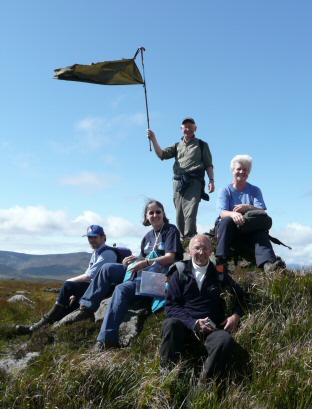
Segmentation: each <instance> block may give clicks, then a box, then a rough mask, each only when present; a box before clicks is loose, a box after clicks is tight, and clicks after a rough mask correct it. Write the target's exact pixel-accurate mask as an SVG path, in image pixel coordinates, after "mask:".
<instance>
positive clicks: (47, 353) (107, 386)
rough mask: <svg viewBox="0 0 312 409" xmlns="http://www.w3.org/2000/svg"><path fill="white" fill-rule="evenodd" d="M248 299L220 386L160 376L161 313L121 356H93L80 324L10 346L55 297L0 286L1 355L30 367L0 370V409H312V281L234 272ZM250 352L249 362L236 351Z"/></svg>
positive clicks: (179, 374) (187, 367) (88, 329)
mask: <svg viewBox="0 0 312 409" xmlns="http://www.w3.org/2000/svg"><path fill="white" fill-rule="evenodd" d="M234 277H235V278H236V279H237V280H238V281H239V282H240V283H241V285H242V286H243V287H244V288H245V289H247V290H248V291H249V292H250V294H251V305H250V310H249V311H248V313H247V314H246V316H245V317H244V319H243V320H242V323H241V326H240V328H239V330H238V331H237V333H236V334H235V340H236V341H237V344H238V345H240V346H241V350H240V349H239V348H238V349H236V350H235V351H236V355H235V357H234V358H235V364H236V365H235V368H234V369H232V370H229V373H228V376H227V378H226V379H224V380H223V381H222V382H221V383H216V382H214V381H211V382H207V384H203V383H200V382H199V379H198V371H197V368H196V366H195V365H194V364H193V363H192V362H191V361H184V362H181V364H180V365H178V366H177V367H176V368H175V369H173V370H172V371H171V372H169V373H167V374H166V375H163V374H160V372H159V354H158V351H159V344H160V331H161V323H162V320H163V319H164V313H163V312H162V313H160V314H156V315H152V316H150V317H149V318H148V319H147V320H146V322H145V324H144V328H143V331H142V332H141V334H140V335H139V336H138V337H137V338H136V339H135V340H134V341H133V342H132V344H131V346H130V347H129V348H125V349H121V350H112V351H108V352H106V353H103V354H94V353H93V352H92V350H91V347H92V346H93V344H94V342H95V339H96V336H97V333H98V331H99V327H100V324H99V323H97V324H94V323H91V322H80V323H76V324H73V325H72V326H70V327H61V328H59V329H58V330H56V331H53V330H52V329H51V328H49V329H42V330H41V331H39V332H38V333H36V334H34V335H32V336H23V337H17V336H16V335H15V333H14V330H13V329H12V325H14V324H17V323H20V322H23V321H24V322H31V321H32V320H33V319H34V318H39V316H40V314H41V313H42V312H43V311H44V312H46V311H47V310H48V309H49V308H50V307H51V305H52V304H53V301H54V299H55V294H54V295H53V294H50V293H44V292H43V291H42V289H43V287H44V284H37V285H36V286H35V287H34V285H33V284H29V283H26V282H25V283H22V282H20V283H14V282H5V281H2V282H0V308H1V311H2V317H1V318H2V320H1V332H0V352H1V355H2V357H4V356H6V355H7V354H8V352H9V351H11V352H12V354H13V355H14V354H15V356H22V355H23V354H26V353H27V352H28V351H38V352H39V353H40V354H39V356H38V357H37V358H35V359H33V360H32V361H31V362H30V363H28V365H27V367H26V369H23V370H22V371H18V372H8V371H5V370H4V369H2V370H0V381H1V386H0V402H1V403H0V407H1V408H39V409H40V408H68V409H77V408H82V409H89V408H90V409H91V408H112V409H114V408H118V409H123V408H127V409H128V408H149V409H154V408H155V409H156V408H157V409H159V408H161V409H162V408H168V409H169V408H170V409H174V408H212V409H217V408H218V409H219V408H222V409H230V408H231V409H232V408H239V409H251V408H252V409H312V318H311V305H312V303H311V300H312V274H311V272H310V273H308V274H306V275H305V276H302V275H300V274H299V273H296V272H290V271H283V272H281V273H279V274H272V275H265V274H264V273H262V272H260V271H254V272H252V273H250V272H248V271H246V270H244V269H237V270H236V271H235V272H234ZM17 287H18V288H19V289H28V290H31V291H32V294H31V296H30V297H31V299H32V300H34V301H35V304H34V307H30V308H29V307H25V305H23V306H21V305H12V304H9V303H7V301H6V299H7V298H8V296H9V294H10V293H13V292H14V291H15V290H16V289H17ZM245 350H247V351H248V352H249V362H246V360H245V361H244V360H242V359H241V355H240V351H245Z"/></svg>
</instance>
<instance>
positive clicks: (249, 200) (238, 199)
mask: <svg viewBox="0 0 312 409" xmlns="http://www.w3.org/2000/svg"><path fill="white" fill-rule="evenodd" d="M239 204H250V205H253V206H255V207H258V208H260V209H264V210H266V205H265V203H264V200H263V197H262V193H261V190H260V189H259V188H258V187H257V186H254V185H251V184H250V183H246V187H245V189H244V190H237V189H235V187H233V185H232V184H229V185H227V186H225V187H223V188H222V189H220V191H219V194H218V198H217V209H218V211H219V214H220V213H221V212H222V211H223V210H229V211H232V210H233V209H234V207H235V206H236V205H239Z"/></svg>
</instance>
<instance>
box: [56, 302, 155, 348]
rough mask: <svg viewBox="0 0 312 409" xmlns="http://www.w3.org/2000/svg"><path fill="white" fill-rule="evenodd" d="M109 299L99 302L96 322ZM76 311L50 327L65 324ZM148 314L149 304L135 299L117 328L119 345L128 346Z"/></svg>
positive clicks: (100, 319) (100, 318)
mask: <svg viewBox="0 0 312 409" xmlns="http://www.w3.org/2000/svg"><path fill="white" fill-rule="evenodd" d="M110 300H111V298H107V299H106V300H103V301H102V302H101V305H100V307H99V308H98V310H97V311H96V312H95V313H94V317H95V321H96V322H98V321H103V318H104V316H105V313H106V310H107V307H108V305H109V303H110ZM76 311H77V310H76ZM76 311H73V312H72V313H70V314H68V315H66V316H65V317H64V318H62V319H61V320H60V321H58V322H56V323H55V324H54V325H53V327H52V328H53V329H57V328H59V327H60V326H61V325H66V324H67V323H68V322H69V321H71V319H72V317H74V316H75V315H76V314H77V312H76ZM149 314H150V308H149V306H148V308H146V304H145V307H144V304H142V302H141V301H137V302H136V303H135V304H133V305H131V307H130V309H129V310H128V312H127V313H126V315H125V318H124V321H123V323H122V324H121V325H120V329H119V336H120V345H121V346H123V347H126V346H128V345H129V344H130V343H131V340H132V339H133V338H134V337H135V336H137V335H138V334H139V332H140V330H141V328H142V326H143V323H144V321H145V319H146V318H147V316H148V315H149Z"/></svg>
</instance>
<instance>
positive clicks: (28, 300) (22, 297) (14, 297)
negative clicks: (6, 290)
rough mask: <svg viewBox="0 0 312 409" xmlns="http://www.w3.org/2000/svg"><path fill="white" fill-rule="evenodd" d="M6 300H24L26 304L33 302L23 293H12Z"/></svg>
mask: <svg viewBox="0 0 312 409" xmlns="http://www.w3.org/2000/svg"><path fill="white" fill-rule="evenodd" d="M8 302H25V303H27V304H34V302H33V301H31V300H30V299H29V298H27V297H25V295H20V294H18V295H13V297H11V298H9V299H8Z"/></svg>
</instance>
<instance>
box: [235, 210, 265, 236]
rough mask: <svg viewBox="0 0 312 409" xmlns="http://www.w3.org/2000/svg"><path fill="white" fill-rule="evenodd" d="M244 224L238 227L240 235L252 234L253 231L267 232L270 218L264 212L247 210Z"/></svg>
mask: <svg viewBox="0 0 312 409" xmlns="http://www.w3.org/2000/svg"><path fill="white" fill-rule="evenodd" d="M244 219H245V223H244V224H242V225H241V226H238V229H239V230H240V231H241V232H242V233H252V232H254V231H259V230H264V231H269V230H270V228H271V227H272V218H271V217H270V216H269V215H268V214H267V212H265V211H264V210H248V212H246V213H244Z"/></svg>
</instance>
